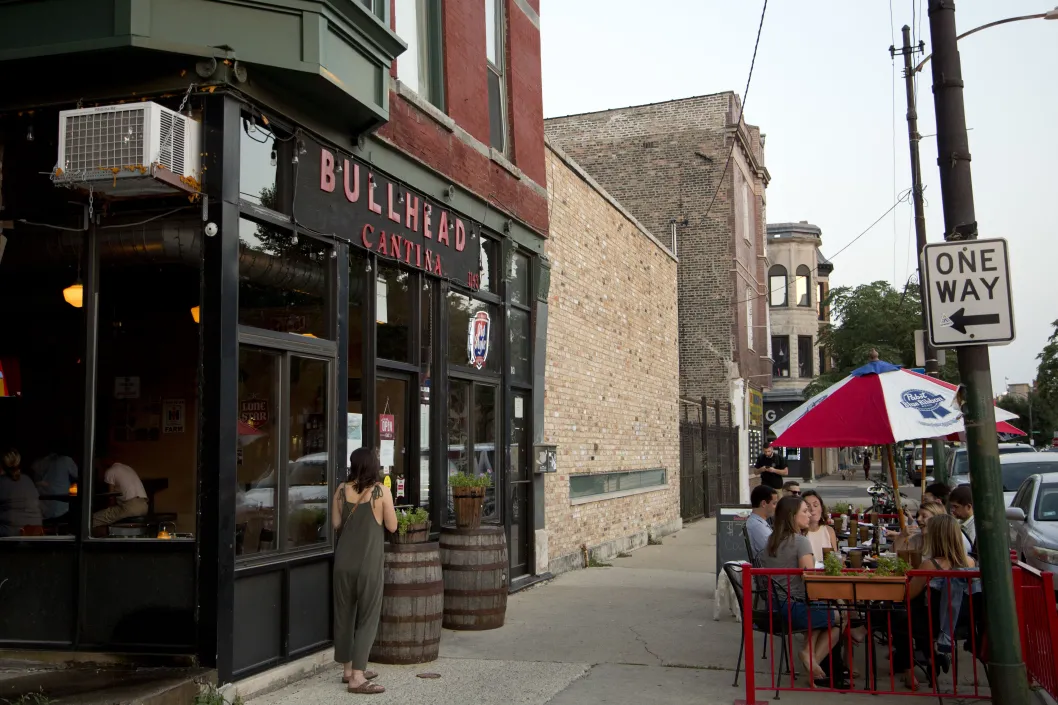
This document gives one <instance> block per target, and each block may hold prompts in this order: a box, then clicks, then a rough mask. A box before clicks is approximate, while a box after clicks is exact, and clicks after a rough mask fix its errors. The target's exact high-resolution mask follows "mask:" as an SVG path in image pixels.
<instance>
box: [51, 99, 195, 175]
mask: <svg viewBox="0 0 1058 705" xmlns="http://www.w3.org/2000/svg"><path fill="white" fill-rule="evenodd" d="M144 116H145V113H144V111H143V110H142V109H141V108H139V107H136V108H130V109H128V110H113V111H109V112H98V113H78V114H74V115H67V116H66V143H65V145H64V146H65V152H64V153H65V156H66V164H64V165H62V167H63V168H64V169H66V170H67V171H69V172H73V173H84V172H92V171H97V170H105V169H118V168H122V167H126V166H132V165H137V164H139V163H140V161H141V160H142V158H143V127H144V126H143V121H144ZM165 117H168V116H165ZM171 120H172V118H171V117H170V121H171ZM181 127H182V126H181ZM170 129H171V128H170ZM179 133H180V145H181V150H180V151H181V154H180V156H181V160H180V163H181V166H182V165H183V130H182V129H181V130H179ZM166 166H170V165H168V164H167V165H166Z"/></svg>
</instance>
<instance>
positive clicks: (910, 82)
mask: <svg viewBox="0 0 1058 705" xmlns="http://www.w3.org/2000/svg"><path fill="white" fill-rule="evenodd" d="M901 31H902V32H903V38H904V45H903V47H901V48H900V50H899V51H898V50H897V49H896V47H889V54H890V56H896V55H897V54H903V56H904V90H905V92H906V93H907V139H908V142H909V143H910V145H911V201H912V203H913V204H914V208H915V250H916V252H917V253H918V255H919V257H918V258H916V259H917V260H918V263H919V264H918V292H919V299H920V305H921V308H922V330H926V329H927V328H928V327H929V321H928V320H927V317H926V293H927V292H926V283H925V281H926V278H925V277H924V276H922V257H921V256H922V248H924V247H925V246H926V209H925V205H924V204H923V199H922V190H923V187H922V161H921V159H920V158H919V154H918V143H919V141H920V140H921V139H922V136H921V135H920V134H919V133H918V108H917V106H916V105H915V102H916V101H915V62H914V60H913V59H914V53H915V52H916V51H917V52H919V53H922V52H924V50H925V42H922V41H919V43H918V46H917V47H914V46H912V45H911V28H910V27H908V26H907V25H904V27H903V29H902V30H901ZM923 337H924V338H925V340H924V347H925V352H926V374H928V375H929V376H930V377H940V364H939V363H938V360H937V349H936V348H934V347H933V346H932V345H930V344H929V336H928V335H927V336H923ZM932 444H933V478H934V480H936V481H937V482H946V481H947V466H946V465H945V463H944V451H945V447H944V440H943V439H941V438H934V439H933V441H932ZM923 484H924V483H923Z"/></svg>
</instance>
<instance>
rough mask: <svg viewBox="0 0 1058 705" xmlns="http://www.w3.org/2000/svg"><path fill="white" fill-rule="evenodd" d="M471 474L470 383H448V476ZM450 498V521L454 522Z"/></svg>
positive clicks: (453, 380) (450, 499) (449, 499)
mask: <svg viewBox="0 0 1058 705" xmlns="http://www.w3.org/2000/svg"><path fill="white" fill-rule="evenodd" d="M460 472H464V473H469V472H470V383H469V382H464V381H462V380H457V379H452V380H449V381H448V476H449V477H451V476H452V475H455V474H456V473H460ZM453 520H454V515H453V513H452V498H451V495H449V498H448V521H453Z"/></svg>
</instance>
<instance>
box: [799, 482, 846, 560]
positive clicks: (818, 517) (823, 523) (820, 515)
mask: <svg viewBox="0 0 1058 705" xmlns="http://www.w3.org/2000/svg"><path fill="white" fill-rule="evenodd" d="M801 499H803V500H804V501H805V504H807V505H808V511H809V512H810V513H809V518H808V531H806V532H805V536H807V537H808V541H809V543H811V544H812V555H813V556H814V557H815V559H816V563H822V562H823V549H824V548H832V549H834V550H837V548H838V535H837V534H836V533H835V532H834V527H832V526H830V522H829V521H828V520H829V518H830V514H829V513H827V505H825V504H823V498H822V497H820V496H819V493H818V492H816V491H815V490H808V491H806V492H803V493H801Z"/></svg>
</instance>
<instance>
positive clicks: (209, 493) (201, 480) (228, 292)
mask: <svg viewBox="0 0 1058 705" xmlns="http://www.w3.org/2000/svg"><path fill="white" fill-rule="evenodd" d="M203 116H204V117H203V122H204V132H205V134H204V139H203V144H204V146H203V152H204V153H205V155H204V156H203V160H202V162H203V168H204V170H205V174H204V182H205V189H206V192H207V194H208V208H207V209H206V215H205V218H206V221H207V222H206V223H203V228H204V232H205V237H203V243H204V245H203V253H204V262H203V267H202V293H201V299H200V300H201V307H202V308H201V311H202V313H201V321H202V338H201V341H202V343H201V344H202V350H201V360H202V368H201V384H202V388H201V393H200V395H199V399H200V408H199V428H200V433H199V438H200V455H199V464H198V566H197V577H198V585H197V589H198V608H197V622H198V624H197V626H198V656H199V659H200V660H201V663H202V664H203V665H205V666H212V667H214V668H216V669H217V680H218V682H220V683H225V682H227V681H229V680H230V679H231V675H232V659H233V655H234V654H233V651H234V643H233V633H234V622H235V620H234V609H235V581H234V579H235V489H236V480H237V476H236V471H237V468H236V452H237V442H238V438H237V427H236V422H237V418H238V391H239V389H238V375H239V357H238V356H239V339H238V323H239V259H238V258H239V129H240V120H241V108H240V105H239V103H237V102H236V101H235V100H234V99H233V98H231V97H230V96H227V95H223V94H219V93H218V94H216V95H209V96H207V97H206V98H205V108H204V111H203ZM212 226H216V233H215V234H213V235H210V234H209V233H210V232H212V231H213V229H214V228H213V227H212Z"/></svg>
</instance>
